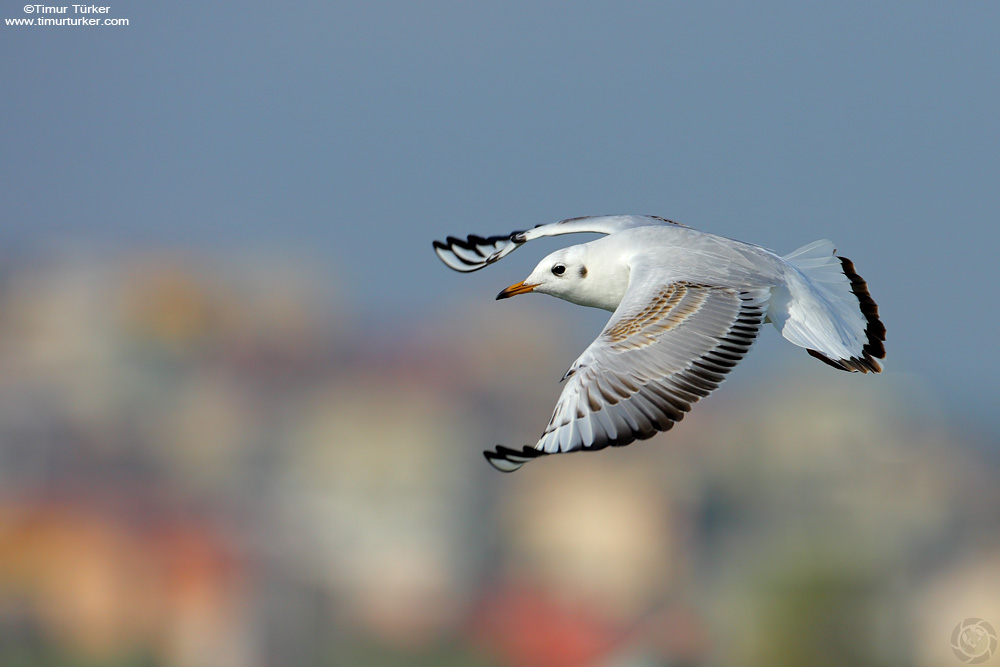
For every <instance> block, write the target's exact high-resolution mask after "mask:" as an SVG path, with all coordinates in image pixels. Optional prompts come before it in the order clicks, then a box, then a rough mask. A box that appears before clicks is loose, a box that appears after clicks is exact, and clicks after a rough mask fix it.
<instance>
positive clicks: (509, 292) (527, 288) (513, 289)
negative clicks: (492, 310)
mask: <svg viewBox="0 0 1000 667" xmlns="http://www.w3.org/2000/svg"><path fill="white" fill-rule="evenodd" d="M535 287H536V286H535V285H527V284H525V282H524V281H523V280H522V281H521V282H519V283H517V284H516V285H511V286H510V287H508V288H507V289H505V290H503V291H502V292H500V293H499V294H497V301H499V300H500V299H509V298H510V297H512V296H517V295H518V294H527V293H528V292H533V291H534V290H535Z"/></svg>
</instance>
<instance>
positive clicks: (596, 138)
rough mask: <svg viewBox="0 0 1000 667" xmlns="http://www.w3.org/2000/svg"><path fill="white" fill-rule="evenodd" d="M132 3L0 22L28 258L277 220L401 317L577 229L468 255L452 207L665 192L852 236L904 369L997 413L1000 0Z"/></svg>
mask: <svg viewBox="0 0 1000 667" xmlns="http://www.w3.org/2000/svg"><path fill="white" fill-rule="evenodd" d="M22 6H23V5H22V4H19V3H13V2H9V0H8V1H5V2H3V3H2V4H0V10H2V14H3V16H2V17H0V18H20V17H25V16H26V15H25V14H24V13H23V10H22ZM109 16H112V17H116V18H128V19H129V21H130V25H129V26H128V27H126V28H120V27H115V28H111V27H93V28H71V27H46V28H39V27H35V28H26V27H19V28H14V27H8V26H6V25H0V84H2V90H3V93H4V99H3V103H2V104H0V121H2V122H0V197H2V201H3V213H2V218H0V245H2V247H3V254H5V255H6V256H8V257H9V256H11V255H13V254H26V255H28V256H30V255H31V253H33V252H38V251H39V250H40V249H43V248H44V247H45V246H46V245H47V244H49V243H51V242H53V241H59V242H67V241H69V242H79V243H81V244H97V245H101V246H111V247H122V248H131V247H149V246H157V247H158V246H168V247H177V248H189V247H196V248H199V249H207V250H208V251H216V250H220V251H226V252H229V251H232V250H233V249H236V250H238V251H248V252H254V251H264V250H270V249H273V248H280V249H282V251H284V252H292V253H302V254H303V255H308V256H310V257H313V258H315V259H317V260H319V261H323V262H326V263H329V265H330V266H331V267H332V268H331V271H332V273H333V274H334V275H336V276H337V277H338V278H339V279H340V280H341V281H343V282H345V283H346V284H349V285H350V287H351V289H353V290H355V291H356V302H357V303H358V304H364V307H365V308H366V310H367V311H368V315H369V316H371V317H374V318H376V319H379V320H380V321H382V322H391V321H392V313H394V312H396V309H401V310H402V311H403V312H404V313H406V314H405V315H403V316H401V317H403V318H405V317H412V316H413V314H415V313H417V312H418V311H419V310H420V309H423V308H440V307H441V303H442V302H445V303H447V302H450V301H454V302H455V303H457V302H458V300H459V299H462V298H468V297H470V296H475V297H480V298H483V299H492V297H493V295H495V294H496V292H497V291H498V290H499V289H500V288H502V287H504V286H505V285H507V284H510V283H511V282H516V281H517V280H520V279H521V278H523V277H524V275H526V273H527V271H528V270H530V268H531V266H533V265H534V263H535V262H536V261H537V260H538V259H539V258H541V257H542V256H543V254H544V253H545V252H548V251H549V250H551V249H552V248H551V247H546V246H544V245H542V246H541V247H540V248H537V249H535V250H529V249H525V250H522V251H520V252H519V253H517V255H515V256H512V257H511V258H510V259H509V260H506V261H505V262H504V263H503V264H501V265H498V266H496V267H492V268H491V270H489V271H484V272H481V273H480V274H476V275H475V276H468V277H463V276H458V275H457V274H453V273H451V272H449V271H447V270H446V269H444V268H443V267H442V266H440V265H439V264H438V263H437V262H436V260H435V259H434V257H433V255H432V254H431V252H430V241H431V240H432V239H433V238H440V237H443V236H445V235H447V234H467V233H483V234H491V233H502V232H506V231H510V230H512V229H520V228H524V227H529V226H533V225H535V224H539V223H543V222H550V221H554V220H558V219H560V218H565V217H571V216H577V215H586V214H601V213H654V214H659V215H663V216H666V217H670V218H673V219H676V220H679V221H682V222H685V223H687V224H689V225H691V226H694V227H698V228H700V229H704V230H706V231H712V232H716V233H719V234H723V235H727V236H732V237H736V238H740V239H743V240H747V241H751V242H755V243H759V244H762V245H765V246H768V247H772V248H774V249H775V250H779V251H782V252H787V251H790V250H792V249H794V248H796V247H798V246H800V245H803V244H805V243H807V242H809V241H812V240H814V239H816V238H823V237H826V238H830V239H832V240H834V241H835V242H836V244H837V245H838V247H839V248H840V250H841V252H842V253H843V254H844V255H847V256H848V257H851V258H852V259H853V260H854V261H855V263H856V265H857V267H858V269H859V271H860V272H861V273H862V275H863V276H865V278H867V279H868V281H869V284H870V287H871V291H872V294H873V295H874V296H875V298H876V299H877V301H878V302H879V304H880V306H881V308H882V313H883V315H884V320H885V322H886V324H887V326H888V330H889V339H888V343H887V348H888V352H889V360H888V361H889V368H890V369H891V372H898V373H904V374H913V375H914V376H915V377H919V378H922V379H923V380H924V381H926V382H927V383H928V384H929V385H930V386H932V387H935V391H939V392H940V394H941V396H942V397H943V400H945V401H947V402H948V403H949V404H950V405H952V406H953V407H954V409H956V410H959V411H961V410H962V409H963V408H961V406H962V405H966V406H968V410H970V411H971V412H973V413H975V414H978V415H985V416H990V415H993V417H992V418H993V419H997V417H996V415H995V414H993V411H994V409H995V405H996V394H997V382H996V377H997V375H998V372H1000V367H998V366H1000V363H998V361H997V358H998V355H997V354H996V352H995V351H994V345H993V340H992V339H993V338H994V337H995V336H996V335H997V332H998V330H1000V317H998V316H997V311H996V309H995V308H994V307H993V301H994V300H995V299H993V298H991V296H990V295H991V294H992V288H993V287H994V284H995V282H996V277H997V275H998V271H997V268H996V263H997V262H996V248H997V245H998V241H1000V232H998V224H997V215H998V211H1000V187H998V180H1000V179H998V175H1000V122H998V119H1000V40H998V39H997V38H996V35H997V34H998V32H1000V5H998V4H996V3H973V2H966V3H945V2H940V3H923V2H906V3H902V2H886V3H867V2H865V3H860V2H859V3H850V2H840V3H790V2H789V3H722V2H719V3H669V2H632V3H621V2H614V3H611V2H606V3H594V2H585V3H555V2H530V3H529V2H504V3H493V4H486V3H458V2H450V3H442V2H424V3H416V2H357V3H318V2H317V3H295V4H290V5H274V4H272V3H246V4H241V5H240V6H239V9H238V10H234V6H233V5H227V4H220V3H166V2H158V3H132V2H130V3H120V4H115V5H111V11H110V14H109ZM497 307H500V306H497ZM510 312H511V313H512V316H521V315H523V314H524V313H523V312H522V311H519V310H514V309H512V310H511V311H510ZM562 312H563V313H565V314H566V317H567V318H568V320H567V321H568V322H587V323H588V326H590V327H591V329H590V330H589V331H588V332H587V335H586V336H584V337H581V338H580V339H579V340H581V341H582V340H584V338H589V337H590V336H591V335H593V333H596V327H599V326H600V320H601V319H602V317H603V316H602V315H601V314H599V313H598V314H596V315H590V314H581V315H576V314H573V313H572V312H571V310H570V309H568V308H567V309H563V311H562ZM595 317H596V319H595ZM574 318H576V319H574ZM526 326H530V324H526ZM770 349H771V348H770V347H769V348H768V352H767V353H768V354H769V353H770ZM571 356H572V355H570V357H571ZM820 370H825V369H822V368H821V369H820Z"/></svg>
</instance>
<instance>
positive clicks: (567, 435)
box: [484, 269, 770, 472]
mask: <svg viewBox="0 0 1000 667" xmlns="http://www.w3.org/2000/svg"><path fill="white" fill-rule="evenodd" d="M637 274H638V275H637ZM651 274H652V272H645V274H643V273H642V272H641V271H637V270H636V269H633V279H632V281H631V282H630V284H629V288H628V291H627V292H626V294H625V298H624V299H623V300H622V302H621V304H620V305H619V307H618V309H617V310H616V311H615V313H614V315H612V317H611V320H610V321H609V322H608V324H607V326H606V327H605V328H604V331H602V332H601V334H600V336H598V337H597V340H595V341H594V342H593V343H591V345H590V346H589V347H588V348H587V349H586V350H585V351H584V353H583V354H582V355H581V356H580V358H579V359H577V360H576V362H575V363H574V364H573V366H572V368H570V369H569V371H568V372H567V373H566V376H565V377H564V378H563V379H564V380H567V384H566V387H565V388H564V389H563V392H562V395H561V396H560V397H559V402H558V403H557V404H556V408H555V411H554V412H553V413H552V418H551V419H550V420H549V423H548V426H546V427H545V431H544V432H543V433H542V437H541V438H540V439H539V440H538V442H537V444H535V446H534V447H525V448H524V449H523V450H521V451H517V450H512V449H508V448H506V447H498V448H497V451H496V452H484V454H485V456H486V459H487V460H488V461H489V462H490V463H491V464H492V465H493V466H494V467H495V468H497V469H498V470H501V471H503V472H511V471H513V470H517V469H518V468H520V467H521V466H522V465H524V463H526V462H527V461H528V460H530V459H532V458H537V457H539V456H543V455H545V454H556V453H563V452H573V451H578V450H593V449H603V448H605V447H608V446H616V447H620V446H623V445H627V444H629V443H631V442H634V441H635V440H644V439H646V438H650V437H652V436H653V435H655V434H656V433H658V432H660V431H666V430H668V429H670V428H671V427H672V426H673V425H674V423H675V422H678V421H680V420H681V419H682V418H683V417H684V413H686V412H688V411H689V410H690V409H691V406H692V404H694V403H696V402H697V401H698V400H699V399H701V398H702V397H704V396H707V395H708V394H710V393H711V392H712V391H714V390H715V389H716V388H717V387H718V386H719V385H720V384H721V383H722V381H723V380H724V379H725V377H726V373H728V372H729V370H730V369H731V368H733V367H734V366H735V365H736V364H737V362H739V361H740V360H741V359H742V358H743V356H744V355H745V354H746V353H747V350H749V349H750V346H751V345H752V344H753V342H754V340H755V339H756V337H757V333H758V331H759V329H760V326H761V323H762V322H763V320H764V315H765V313H766V309H767V300H768V297H769V296H770V291H769V289H768V288H767V287H762V288H757V289H736V288H732V287H722V286H713V285H704V284H696V283H691V282H683V281H681V282H672V283H668V284H665V283H663V282H658V281H657V280H656V279H655V276H654V275H651Z"/></svg>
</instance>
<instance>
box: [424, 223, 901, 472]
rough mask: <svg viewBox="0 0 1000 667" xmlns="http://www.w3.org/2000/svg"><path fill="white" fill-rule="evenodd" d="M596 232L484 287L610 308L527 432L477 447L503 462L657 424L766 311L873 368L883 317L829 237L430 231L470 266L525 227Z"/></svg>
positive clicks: (796, 333)
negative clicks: (510, 279) (795, 245)
mask: <svg viewBox="0 0 1000 667" xmlns="http://www.w3.org/2000/svg"><path fill="white" fill-rule="evenodd" d="M578 232H592V233H600V234H606V236H604V237H602V238H600V239H597V240H596V241H591V242H590V243H584V244H580V245H575V246H571V247H568V248H563V249H562V250H558V251H556V252H554V253H552V254H550V255H549V256H548V257H546V258H545V259H543V260H542V261H541V262H540V263H539V264H538V266H537V267H535V269H534V271H532V272H531V274H530V275H529V276H528V277H527V278H525V279H524V280H523V281H521V282H520V283H517V284H515V285H511V286H510V287H508V288H507V289H505V290H504V291H502V292H501V293H500V294H499V295H498V296H497V298H498V299H500V298H506V297H509V296H514V295H516V294H523V293H527V292H541V293H543V294H550V295H552V296H556V297H559V298H561V299H565V300H567V301H570V302H572V303H576V304H580V305H584V306H591V307H596V308H603V309H605V310H610V311H613V313H614V314H613V315H612V316H611V319H610V320H609V321H608V324H607V325H606V326H605V328H604V330H603V331H602V332H601V333H600V335H599V336H598V337H597V339H596V340H595V341H594V342H593V343H591V344H590V346H589V347H588V348H587V349H586V350H584V352H583V354H582V355H580V357H579V359H577V360H576V362H575V363H574V364H573V366H572V367H571V368H570V370H569V371H568V372H567V373H566V375H565V376H564V378H563V380H565V381H566V386H565V388H564V389H563V392H562V395H561V396H560V397H559V402H558V403H557V404H556V407H555V411H554V412H553V414H552V418H551V419H550V420H549V423H548V425H547V426H546V427H545V430H544V431H543V433H542V436H541V438H540V439H539V440H538V442H537V443H536V444H535V445H534V446H533V447H532V446H526V447H524V448H523V449H522V450H513V449H509V448H507V447H503V446H498V447H497V450H496V452H489V451H487V452H484V453H485V455H486V458H487V460H488V461H489V462H490V463H491V464H492V465H493V466H494V467H496V468H497V469H499V470H502V471H504V472H510V471H513V470H516V469H518V468H519V467H521V466H522V465H523V464H524V463H525V462H527V461H528V460H530V459H532V458H536V457H538V456H543V455H545V454H555V453H562V452H572V451H579V450H593V449H603V448H604V447H607V446H622V445H627V444H629V443H631V442H633V441H635V440H637V439H645V438H649V437H652V436H653V435H655V434H656V433H658V432H660V431H666V430H668V429H669V428H670V427H671V426H673V424H674V423H675V422H677V421H680V420H681V418H683V416H684V413H686V412H687V411H688V410H690V409H691V405H692V404H693V403H695V402H697V401H698V400H699V399H701V398H702V397H704V396H707V395H708V394H709V393H711V392H712V391H713V390H714V389H716V388H717V387H718V386H719V384H720V383H721V382H722V381H723V380H724V379H725V376H726V373H728V372H729V370H730V369H731V368H732V367H733V366H735V365H736V363H737V362H739V360H740V359H742V358H743V355H745V354H746V352H747V351H748V350H749V348H750V346H751V345H752V343H753V341H754V340H755V339H756V337H757V334H758V332H759V329H760V327H761V325H762V324H763V323H764V322H765V321H770V322H772V323H773V324H774V326H775V327H777V329H778V330H779V331H780V332H781V335H782V336H784V337H785V338H786V339H788V340H789V341H791V342H792V343H794V344H796V345H798V346H800V347H804V348H806V349H807V350H808V351H809V353H810V354H812V355H813V356H815V357H817V358H819V359H821V360H822V361H824V362H826V363H828V364H830V365H832V366H834V367H836V368H839V369H841V370H847V371H860V372H862V373H867V372H868V371H873V372H876V373H878V372H880V371H881V367H880V366H879V364H878V362H877V361H876V359H882V358H883V357H884V356H885V348H884V346H883V341H884V340H885V327H884V326H883V325H882V322H881V321H880V320H879V318H878V306H877V305H876V304H875V302H874V301H873V300H872V298H871V296H870V295H869V293H868V288H867V285H866V284H865V281H864V280H863V279H862V278H861V277H860V276H859V275H858V274H857V272H856V271H855V270H854V265H853V264H852V263H851V261H850V260H848V259H846V258H843V257H838V256H837V255H835V254H834V253H835V252H836V251H835V249H834V247H833V244H832V243H830V242H829V241H816V242H814V243H811V244H809V245H807V246H804V247H803V248H800V249H799V250H796V251H795V252H793V253H791V254H789V255H786V256H785V257H780V256H778V255H776V254H774V253H773V252H771V251H770V250H767V249H766V248H762V247H760V246H756V245H752V244H749V243H743V242H741V241H735V240H732V239H728V238H724V237H721V236H716V235H714V234H708V233H705V232H700V231H697V230H695V229H691V228H689V227H686V226H684V225H680V224H678V223H674V222H671V221H669V220H666V219H664V218H659V217H655V216H637V215H617V216H597V217H586V218H572V219H569V220H563V221H561V222H557V223H552V224H548V225H540V226H538V227H535V228H534V229H531V230H528V231H520V232H513V233H511V234H509V235H507V236H493V237H489V238H484V237H480V236H474V235H473V236H469V237H468V238H466V239H464V240H463V239H458V238H455V237H448V238H447V240H446V241H445V242H441V241H435V242H434V250H435V252H436V253H437V255H438V257H439V258H440V259H441V260H442V261H443V262H444V263H445V264H447V265H448V266H449V267H451V268H452V269H455V270H456V271H462V272H470V271H476V270H479V269H481V268H483V267H485V266H487V265H489V264H492V263H493V262H496V261H497V260H499V259H501V258H503V257H504V256H506V255H508V254H509V253H511V252H513V251H514V250H515V249H517V248H518V247H520V246H521V245H522V244H524V243H525V242H527V241H530V240H532V239H536V238H540V237H543V236H558V235H561V234H572V233H578Z"/></svg>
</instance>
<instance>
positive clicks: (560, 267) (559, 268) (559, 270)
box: [552, 264, 566, 276]
mask: <svg viewBox="0 0 1000 667" xmlns="http://www.w3.org/2000/svg"><path fill="white" fill-rule="evenodd" d="M552 273H553V275H557V276H561V275H562V274H564V273H566V265H565V264H556V265H555V266H553V267H552Z"/></svg>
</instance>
